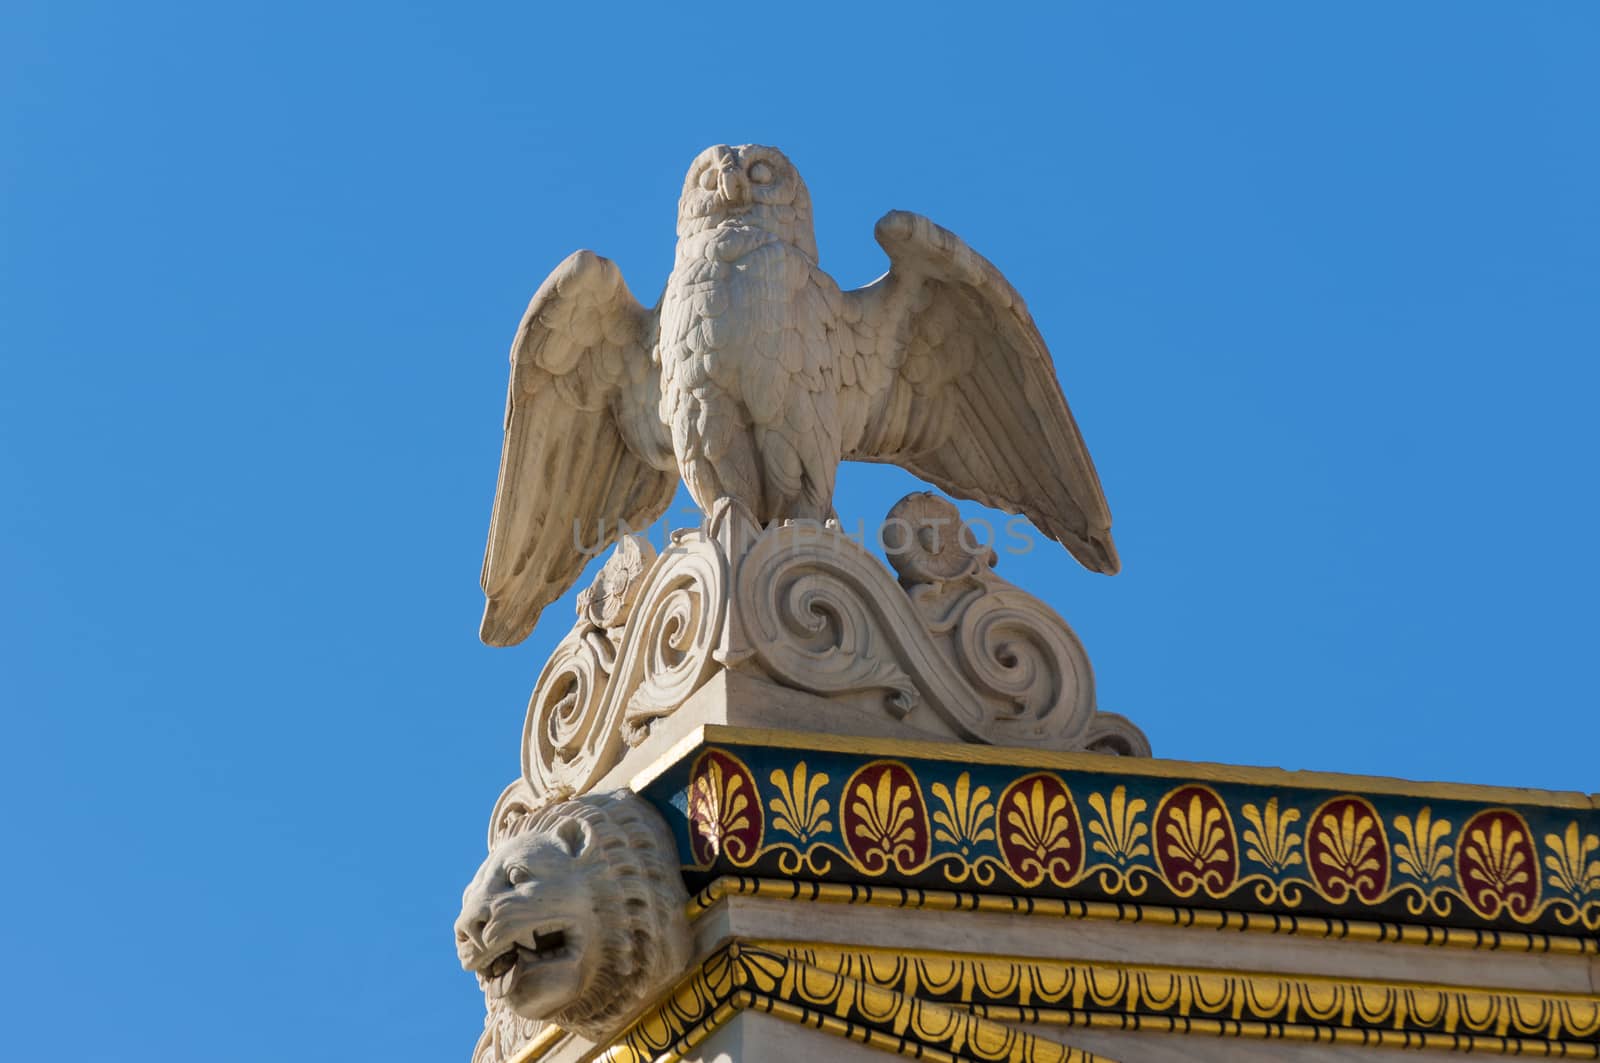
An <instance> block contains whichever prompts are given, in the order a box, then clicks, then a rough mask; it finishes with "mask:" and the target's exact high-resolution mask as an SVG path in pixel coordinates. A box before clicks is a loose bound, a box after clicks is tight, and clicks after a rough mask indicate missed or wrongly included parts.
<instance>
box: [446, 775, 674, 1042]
mask: <svg viewBox="0 0 1600 1063" xmlns="http://www.w3.org/2000/svg"><path fill="white" fill-rule="evenodd" d="M688 900H689V898H688V895H687V893H686V892H685V891H684V887H683V879H682V877H681V876H680V874H679V871H678V851H677V846H676V845H675V844H674V842H673V839H672V835H671V834H670V832H669V831H668V829H667V825H666V823H665V822H663V821H662V819H661V817H660V815H659V814H657V813H656V811H655V810H654V809H653V808H651V807H650V806H649V805H648V804H647V803H646V802H645V801H643V800H642V799H641V798H639V797H638V796H636V795H635V794H633V793H632V792H631V791H628V790H618V791H615V792H613V793H608V794H588V795H585V796H583V797H577V798H573V799H572V800H569V801H563V802H561V803H560V804H556V805H552V806H550V807H549V808H546V809H543V810H541V811H539V812H537V813H534V814H532V815H531V816H529V817H528V818H527V819H526V820H525V821H524V822H523V823H522V825H521V829H520V830H518V831H517V832H516V833H515V834H512V835H511V836H509V837H506V838H504V839H502V840H501V841H500V842H499V843H498V844H497V845H495V847H494V848H493V849H492V850H491V851H490V853H489V857H488V859H486V860H485V861H484V862H483V866H482V867H480V868H479V869H478V873H477V874H476V875H474V876H473V879H472V882H471V884H470V885H468V886H467V889H466V893H465V894H464V895H463V896H462V899H461V916H460V918H458V919H457V920H456V952H457V954H458V955H459V956H460V958H461V966H462V967H464V968H465V969H466V970H468V971H471V972H473V973H475V974H476V975H477V976H478V984H479V985H480V986H481V987H482V988H483V991H484V994H485V996H486V997H487V998H488V1001H489V1005H490V1008H491V1010H493V1009H495V1008H496V1006H503V1007H506V1008H509V1010H510V1011H512V1012H514V1013H515V1014H517V1015H519V1016H521V1017H523V1018H525V1019H538V1020H546V1021H550V1022H554V1023H555V1024H556V1025H558V1026H560V1027H562V1028H563V1029H566V1030H570V1031H572V1032H573V1033H576V1034H578V1035H579V1036H581V1037H586V1038H589V1039H590V1040H595V1041H598V1040H601V1039H602V1038H604V1037H606V1036H607V1035H609V1034H611V1033H614V1032H615V1030H616V1028H617V1027H618V1026H619V1025H620V1023H621V1021H622V1020H624V1019H626V1018H628V1017H629V1016H630V1015H631V1014H632V1013H633V1012H634V1011H636V1010H637V1009H638V1008H639V1007H640V1006H641V1005H643V1004H644V1003H645V1002H646V1001H647V1000H649V999H650V998H652V997H653V996H655V995H656V994H658V993H659V992H661V991H662V990H664V989H666V988H667V986H668V985H670V984H671V982H672V980H673V979H674V978H676V977H677V975H679V974H680V973H681V972H682V971H683V968H684V966H685V965H686V964H687V963H688V961H689V953H690V939H689V924H688V916H687V914H686V912H685V907H686V905H687V904H688Z"/></svg>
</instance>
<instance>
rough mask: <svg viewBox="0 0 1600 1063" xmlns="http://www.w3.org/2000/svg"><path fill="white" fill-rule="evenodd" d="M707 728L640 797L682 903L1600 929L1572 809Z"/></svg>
mask: <svg viewBox="0 0 1600 1063" xmlns="http://www.w3.org/2000/svg"><path fill="white" fill-rule="evenodd" d="M707 731H708V735H707V745H706V746H705V747H704V748H703V749H701V750H699V751H698V752H697V754H696V755H695V756H694V757H692V758H685V759H684V760H682V761H680V762H678V763H677V764H675V765H673V767H672V768H670V769H669V770H667V771H666V772H664V773H663V774H662V775H661V776H660V777H659V778H657V779H655V780H654V781H653V782H651V783H650V784H649V785H648V786H647V787H646V788H645V793H646V795H647V796H648V797H650V798H651V800H653V801H655V802H656V804H657V806H658V807H659V808H661V809H662V811H663V812H664V813H666V815H667V818H668V820H669V821H670V822H671V823H672V824H673V828H674V830H675V831H676V832H677V835H678V844H679V848H680V851H681V853H682V854H683V857H684V869H685V874H686V876H687V877H688V879H689V881H690V884H691V886H703V885H705V884H706V883H708V882H710V881H712V880H714V879H716V878H717V877H719V876H723V875H740V876H748V877H755V878H781V879H797V878H798V879H804V880H809V881H815V882H823V883H838V884H849V885H865V886H874V887H909V888H916V889H923V890H930V889H931V890H962V891H972V892H978V893H984V894H1000V895H1020V896H1025V897H1029V898H1063V899H1073V900H1081V901H1089V902H1111V903H1118V904H1131V905H1138V906H1181V907H1183V908H1187V909H1200V910H1222V911H1239V912H1247V913H1253V914H1257V915H1261V916H1267V915H1279V916H1291V917H1299V916H1304V917H1322V918H1330V919H1339V920H1362V921H1377V922H1383V923H1393V924H1408V925H1412V926H1420V927H1438V928H1459V929H1462V930H1482V931H1522V932H1530V933H1537V934H1542V935H1557V936H1562V937H1576V938H1579V939H1587V945H1586V946H1585V948H1586V950H1587V948H1588V946H1590V945H1592V944H1593V942H1594V939H1595V935H1596V931H1597V930H1600V810H1597V809H1596V807H1595V805H1594V802H1593V801H1592V800H1591V799H1589V798H1586V797H1584V796H1582V795H1576V794H1574V795H1560V794H1544V793H1535V792H1524V791H1512V790H1498V789H1494V788H1488V787H1450V786H1441V785H1430V784H1402V783H1396V782H1395V781H1393V780H1364V779H1360V778H1354V777H1340V776H1324V775H1310V774H1306V773H1291V772H1284V771H1277V770H1270V769H1248V768H1245V769H1241V768H1220V767H1212V766H1207V765H1199V764H1183V763H1178V762H1171V761H1168V762H1149V761H1143V762H1141V761H1135V760H1131V759H1128V758H1104V757H1096V756H1092V755H1079V754H1047V753H1022V752H1020V751H1015V750H1012V751H1005V755H1002V756H996V755H984V754H990V753H991V751H978V750H974V749H972V748H970V747H968V748H953V747H950V746H942V747H941V746H938V745H933V744H925V743H915V742H904V743H898V742H882V741H878V742H874V741H869V740H838V741H830V740H825V739H824V740H816V739H810V738H808V739H805V740H804V743H805V745H806V746H809V748H801V745H800V743H799V742H797V741H795V738H796V736H778V735H773V736H770V737H771V738H773V739H776V741H775V742H772V743H771V744H764V743H765V741H766V740H765V739H764V738H763V737H762V736H760V735H756V734H747V735H745V736H743V737H741V736H740V735H739V734H738V733H736V732H725V733H726V740H719V739H718V736H717V734H716V731H717V729H716V728H708V729H707ZM999 752H1000V751H993V753H999ZM1007 761H1009V763H1008V762H1007Z"/></svg>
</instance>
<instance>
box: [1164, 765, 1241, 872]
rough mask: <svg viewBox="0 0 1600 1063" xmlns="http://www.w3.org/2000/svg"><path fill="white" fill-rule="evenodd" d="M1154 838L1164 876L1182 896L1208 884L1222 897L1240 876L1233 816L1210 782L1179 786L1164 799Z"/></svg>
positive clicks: (1237, 843)
mask: <svg viewBox="0 0 1600 1063" xmlns="http://www.w3.org/2000/svg"><path fill="white" fill-rule="evenodd" d="M1155 842H1156V864H1157V865H1158V866H1159V867H1160V868H1161V877H1162V878H1163V879H1165V880H1166V883H1167V886H1168V888H1170V889H1171V890H1172V891H1173V892H1174V893H1176V894H1178V895H1179V896H1183V897H1187V896H1189V895H1190V894H1192V893H1194V892H1195V891H1197V890H1201V889H1203V890H1205V891H1206V893H1208V894H1210V895H1211V896H1212V897H1222V896H1225V895H1227V893H1228V892H1229V891H1230V890H1232V889H1233V886H1234V883H1235V882H1237V881H1238V879H1239V841H1238V836H1237V835H1236V834H1235V833H1234V829H1233V817H1232V816H1230V815H1228V808H1227V806H1226V805H1224V804H1223V803H1222V798H1220V797H1218V796H1217V792H1216V791H1215V790H1213V789H1211V788H1210V787H1209V786H1197V785H1192V786H1180V787H1178V789H1176V790H1173V791H1172V792H1171V793H1169V794H1167V795H1166V796H1165V797H1163V798H1162V799H1161V803H1160V804H1159V805H1157V806H1156V816H1155Z"/></svg>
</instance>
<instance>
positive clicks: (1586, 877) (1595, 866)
mask: <svg viewBox="0 0 1600 1063" xmlns="http://www.w3.org/2000/svg"><path fill="white" fill-rule="evenodd" d="M1544 844H1545V847H1546V848H1548V849H1549V850H1550V854H1549V855H1548V856H1546V857H1545V858H1544V866H1545V867H1546V868H1548V869H1549V871H1550V878H1549V885H1550V886H1552V887H1553V888H1555V889H1558V890H1560V891H1561V892H1563V893H1568V894H1571V895H1572V897H1573V898H1574V899H1579V898H1582V897H1583V896H1584V894H1587V893H1590V892H1592V891H1594V890H1597V889H1600V859H1592V857H1593V856H1594V853H1595V850H1597V849H1600V838H1597V837H1595V836H1594V835H1593V834H1585V835H1584V836H1583V840H1582V841H1581V842H1580V841H1579V840H1578V824H1577V823H1576V822H1573V823H1569V824H1567V829H1566V831H1565V832H1563V833H1561V834H1546V835H1545V836H1544Z"/></svg>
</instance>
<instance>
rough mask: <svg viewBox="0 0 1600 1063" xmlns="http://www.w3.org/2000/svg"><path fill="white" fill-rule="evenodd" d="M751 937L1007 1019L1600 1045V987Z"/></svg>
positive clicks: (911, 992) (911, 993)
mask: <svg viewBox="0 0 1600 1063" xmlns="http://www.w3.org/2000/svg"><path fill="white" fill-rule="evenodd" d="M750 944H751V946H752V947H754V948H757V949H765V950H770V951H772V952H786V953H787V954H788V955H790V956H791V957H793V958H794V959H796V960H797V961H799V962H800V963H803V964H805V965H807V966H809V967H815V968H817V969H820V970H823V971H828V972H831V973H833V974H836V975H838V976H840V977H842V978H846V979H855V980H858V981H862V982H866V983H868V984H870V985H874V986H878V987H881V988H883V989H888V990H892V991H894V992H896V993H901V994H903V995H905V996H906V997H908V998H909V997H914V998H916V999H919V1000H934V1001H938V1002H940V1003H943V1004H950V1005H958V1006H962V1007H971V1008H974V1010H975V1011H976V1013H977V1014H980V1015H986V1016H988V1017H990V1018H995V1019H1000V1020H1003V1021H1007V1022H1019V1021H1020V1022H1034V1021H1039V1020H1038V1019H1037V1018H1035V1016H1037V1015H1040V1014H1043V1013H1047V1012H1048V1013H1054V1012H1058V1011H1059V1012H1063V1013H1077V1012H1107V1013H1111V1014H1118V1015H1141V1016H1152V1017H1157V1018H1166V1019H1175V1020H1192V1019H1212V1020H1217V1019H1226V1020H1229V1021H1232V1022H1251V1023H1261V1024H1264V1025H1267V1026H1286V1027H1287V1026H1307V1027H1324V1028H1328V1029H1348V1030H1383V1031H1395V1032H1411V1033H1417V1034H1424V1035H1437V1036H1440V1037H1445V1038H1457V1039H1458V1040H1459V1039H1463V1038H1499V1039H1502V1040H1506V1041H1510V1042H1524V1041H1533V1042H1542V1041H1551V1042H1562V1043H1571V1042H1579V1043H1588V1044H1590V1045H1591V1047H1596V1048H1600V1044H1597V1043H1596V1042H1597V1041H1600V997H1595V996H1590V995H1581V994H1576V993H1537V992H1525V991H1517V990H1501V989H1478V988H1473V987H1468V986H1450V985H1439V984H1429V983H1418V982H1389V981H1381V980H1378V979H1363V978H1328V977H1322V976H1316V975H1286V974H1265V973H1252V972H1231V971H1214V970H1207V969H1204V968H1195V967H1166V966H1156V965H1148V964H1127V963H1109V962H1100V961H1095V962H1085V961H1078V960H1064V961H1055V960H1041V959H1037V958H1032V957H1019V956H991V955H974V954H969V953H957V952H944V951H935V950H924V949H892V948H891V949H885V948H870V947H863V946H856V945H848V946H845V945H833V944H824V943H811V942H792V941H760V940H757V941H752V942H751V943H750Z"/></svg>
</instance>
